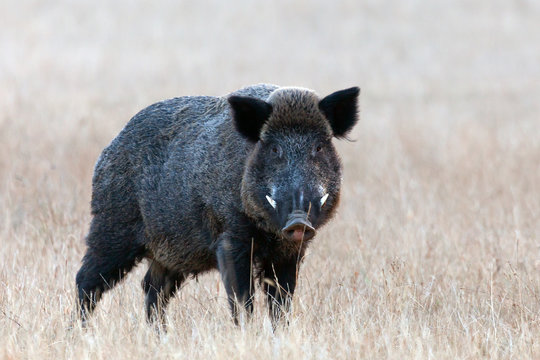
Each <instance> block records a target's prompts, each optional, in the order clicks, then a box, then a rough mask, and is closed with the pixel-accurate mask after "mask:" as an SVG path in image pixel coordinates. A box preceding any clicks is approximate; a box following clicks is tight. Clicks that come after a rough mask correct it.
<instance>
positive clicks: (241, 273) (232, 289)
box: [217, 233, 253, 324]
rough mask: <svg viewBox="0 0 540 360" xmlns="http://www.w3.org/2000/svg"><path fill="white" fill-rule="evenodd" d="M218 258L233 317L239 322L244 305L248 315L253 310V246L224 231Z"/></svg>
mask: <svg viewBox="0 0 540 360" xmlns="http://www.w3.org/2000/svg"><path fill="white" fill-rule="evenodd" d="M217 260H218V268H219V272H220V274H221V278H222V280H223V284H224V285H225V290H226V291H227V297H228V299H229V305H230V307H231V311H232V315H233V319H234V322H235V323H236V324H238V314H239V310H240V308H241V307H242V306H243V307H244V308H245V309H246V310H247V311H248V315H249V314H251V312H253V299H252V295H253V279H252V275H253V274H252V271H251V269H252V259H251V247H250V245H247V244H245V243H244V242H242V241H238V240H237V241H234V240H233V239H232V237H231V236H229V234H227V233H223V234H222V235H221V236H220V240H219V245H218V249H217ZM239 305H240V306H239Z"/></svg>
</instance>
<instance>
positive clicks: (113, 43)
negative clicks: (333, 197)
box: [0, 0, 540, 359]
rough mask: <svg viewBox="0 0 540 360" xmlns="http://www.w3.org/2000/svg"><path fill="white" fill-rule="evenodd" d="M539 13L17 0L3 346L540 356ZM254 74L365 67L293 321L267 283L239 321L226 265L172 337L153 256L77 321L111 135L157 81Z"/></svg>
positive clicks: (303, 75) (5, 37)
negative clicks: (94, 188)
mask: <svg viewBox="0 0 540 360" xmlns="http://www.w3.org/2000/svg"><path fill="white" fill-rule="evenodd" d="M203 3H205V4H204V5H203ZM539 23H540V8H539V6H538V2H535V1H532V0H531V1H529V0H522V1H502V0H495V1H484V2H480V1H479V2H476V4H475V2H473V1H453V2H448V1H416V0H413V1H397V0H396V1H366V2H359V1H309V2H308V1H296V2H287V1H277V2H274V1H266V2H248V1H246V2H241V1H237V2H230V1H214V2H188V1H185V2H184V1H182V2H180V1H168V2H151V1H138V2H132V1H88V2H81V1H55V2H43V1H11V0H8V1H2V2H1V3H0V155H1V156H0V358H2V357H3V358H7V359H18V358H30V359H34V358H36V359H38V358H39V359H43V358H50V359H59V358H74V359H85V358H93V359H94V358H98V359H115V358H116V359H121V358H124V359H129V358H146V359H150V358H177V357H178V358H186V359H187V358H189V359H215V358H218V359H228V358H231V357H237V358H249V359H251V358H255V359H268V358H276V359H279V358H285V359H299V358H328V359H338V358H393V359H402V358H418V359H426V358H433V359H441V358H448V359H455V358H536V359H538V358H540V340H539V339H540V338H539V334H540V248H539V246H540V101H539V99H540V66H539V64H540V46H539V44H540V32H539V27H538V24H539ZM257 82H272V83H278V84H281V85H300V86H305V87H310V88H313V89H316V90H317V91H318V92H319V93H320V94H321V95H325V94H327V93H330V92H331V91H334V90H338V89H340V88H345V87H349V86H353V85H359V86H361V87H362V94H361V122H360V124H359V125H358V126H357V128H356V129H355V131H354V132H353V134H352V136H351V139H352V140H353V141H352V142H347V141H344V142H339V143H338V147H339V150H340V152H341V154H342V157H343V162H344V166H345V174H344V191H343V194H342V195H343V196H342V204H341V207H340V210H339V214H338V216H337V217H336V219H335V220H334V222H333V223H331V224H330V225H328V226H327V227H326V228H325V229H324V230H323V231H321V232H320V234H319V236H318V238H317V239H316V241H314V243H313V244H312V246H311V248H310V250H309V252H308V255H307V258H306V260H305V262H304V265H303V268H302V271H301V274H300V285H299V288H298V291H297V294H296V297H295V300H294V309H293V311H292V313H291V314H290V319H289V321H290V325H289V326H288V327H286V328H280V329H278V331H276V332H275V333H273V332H272V330H271V325H270V321H269V319H268V316H267V313H266V310H265V307H264V302H263V298H262V296H260V294H259V296H258V297H257V299H256V307H255V313H254V317H253V319H252V320H251V321H249V322H247V323H245V324H244V325H243V326H241V327H235V326H234V325H233V323H232V321H231V320H230V318H229V310H228V308H227V303H226V300H225V292H224V289H223V286H222V285H221V282H220V279H219V276H218V274H217V273H210V274H207V275H204V276H201V277H199V279H198V280H197V281H194V280H193V281H190V282H189V283H188V284H187V285H186V286H185V287H184V288H183V289H182V291H181V292H180V294H179V295H178V296H177V297H176V298H175V299H174V300H173V301H172V303H171V304H170V307H169V309H168V310H169V311H168V319H167V320H168V323H169V332H168V333H167V335H166V336H158V335H156V332H154V330H153V328H152V327H150V326H148V325H147V324H146V322H145V318H144V311H143V294H142V290H141V288H140V280H141V278H142V276H143V274H144V271H145V268H146V264H141V265H140V266H139V267H138V268H137V269H136V270H135V271H134V272H132V273H131V274H130V276H129V277H128V278H127V279H126V281H125V282H124V283H123V284H121V285H120V286H117V287H116V288H115V289H114V290H112V291H111V292H109V293H107V295H106V296H104V299H103V301H102V302H101V303H100V304H99V307H98V309H97V311H96V313H95V314H94V315H95V316H93V317H92V319H91V321H90V322H89V328H88V329H86V330H83V329H81V328H80V323H76V326H75V327H74V329H73V330H71V331H70V330H68V328H69V325H70V321H71V317H72V311H73V309H74V297H75V284H74V277H75V273H76V271H77V269H78V267H79V266H80V260H81V257H82V256H83V253H84V236H85V233H86V231H87V229H88V223H89V220H90V214H89V200H90V182H91V177H92V170H93V165H94V162H95V160H96V159H97V157H98V155H99V153H100V151H101V150H102V149H103V148H104V146H106V145H107V144H108V142H109V141H110V140H111V139H112V138H113V137H114V136H115V135H116V134H117V133H118V131H119V130H120V129H121V128H122V127H123V125H124V124H125V123H126V122H127V121H128V120H129V118H130V117H131V116H132V115H133V114H135V113H136V112H137V111H138V110H140V109H141V108H143V107H144V106H146V105H149V104H151V103H152V102H155V101H158V100H161V99H164V98H169V97H174V96H180V95H192V94H208V95H219V94H225V93H228V92H229V91H231V90H235V89H237V88H239V87H241V86H243V85H247V84H251V83H257Z"/></svg>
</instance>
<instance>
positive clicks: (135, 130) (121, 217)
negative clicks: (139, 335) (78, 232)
mask: <svg viewBox="0 0 540 360" xmlns="http://www.w3.org/2000/svg"><path fill="white" fill-rule="evenodd" d="M357 95H358V89H357V88H352V89H348V90H344V91H341V92H337V93H334V94H332V95H330V96H328V97H326V98H324V99H323V100H320V99H319V97H318V96H317V95H316V94H315V93H314V92H313V91H311V90H307V89H301V88H280V87H277V86H274V85H265V84H261V85H254V86H250V87H246V88H244V89H241V90H238V91H237V92H235V93H233V94H231V95H229V96H226V97H204V96H194V97H181V98H175V99H170V100H166V101H162V102H159V103H156V104H154V105H151V106H149V107H147V108H146V109H144V110H142V111H141V112H139V113H138V114H137V115H135V116H134V117H133V118H132V119H131V120H130V121H129V123H128V124H127V125H126V127H125V128H124V129H123V130H122V131H121V132H120V134H119V135H118V136H117V137H116V138H115V139H114V140H113V141H112V142H111V144H110V145H109V146H108V147H107V148H106V149H105V150H104V151H103V153H102V154H101V156H100V158H99V159H98V161H97V163H96V167H95V172H94V177H93V180H92V203H91V210H92V216H93V218H92V222H91V224H90V230H89V232H88V236H87V238H86V243H87V251H86V254H85V255H84V258H83V261H82V266H81V268H80V270H79V272H78V273H77V278H76V282H77V289H78V300H79V309H80V312H81V316H82V317H83V318H84V319H85V318H86V316H87V315H88V313H89V312H91V311H92V310H93V309H94V307H95V305H96V303H97V302H98V301H99V299H100V297H101V295H102V294H103V293H104V292H105V291H107V290H108V289H110V288H111V287H112V286H114V285H115V284H116V283H117V282H119V281H120V280H121V279H122V278H123V277H124V276H125V275H126V274H127V273H128V272H129V271H130V270H131V269H132V268H133V267H134V266H135V265H136V264H137V263H138V262H140V261H141V260H142V259H145V258H146V259H149V261H150V267H149V269H148V272H147V274H146V276H145V277H144V280H143V290H144V292H145V294H146V311H147V314H148V317H149V318H153V317H155V316H157V317H160V316H162V315H163V311H164V309H165V306H166V305H167V302H168V301H169V299H170V298H171V297H172V296H173V295H174V294H175V292H176V291H177V290H178V289H179V287H180V286H181V284H182V283H183V281H185V279H186V278H188V277H189V276H194V275H197V274H199V273H202V272H205V271H209V270H211V269H218V270H219V271H220V273H221V276H222V279H223V282H224V284H225V288H226V290H227V294H228V297H229V301H230V304H231V309H232V311H233V315H234V316H236V315H237V313H238V311H239V307H238V306H237V305H238V304H241V305H242V306H244V307H245V308H246V309H248V310H251V309H252V296H253V289H254V286H253V285H254V284H253V281H254V279H253V276H252V274H259V275H260V276H259V280H260V281H261V284H262V287H263V289H264V291H265V292H266V294H267V297H268V305H269V309H270V313H271V315H272V319H273V320H274V321H276V320H277V319H278V318H279V317H280V313H281V310H286V309H287V307H288V304H289V303H290V298H291V296H292V294H293V292H294V289H295V286H296V276H297V273H298V267H299V263H298V259H302V258H303V255H304V252H305V250H306V247H307V246H308V245H309V243H310V241H303V242H300V243H297V242H294V241H291V240H287V239H286V238H285V237H284V236H283V234H282V228H283V227H284V224H285V223H286V222H287V219H288V217H289V216H290V214H292V213H295V212H300V213H302V214H303V213H305V214H306V216H308V219H309V221H310V222H311V223H312V224H313V227H314V228H315V229H318V228H319V227H320V226H322V225H324V224H325V223H326V222H328V220H329V219H330V218H331V217H332V216H333V214H335V209H336V207H337V204H338V201H339V194H340V187H341V162H340V160H339V157H338V155H337V153H336V151H335V148H334V146H333V144H332V140H331V139H332V137H334V136H336V137H342V136H344V135H345V134H347V133H348V132H349V131H350V129H351V128H352V126H354V124H355V123H356V121H357V117H356V96H357ZM268 199H270V200H271V201H270V200H268ZM263 279H264V281H263Z"/></svg>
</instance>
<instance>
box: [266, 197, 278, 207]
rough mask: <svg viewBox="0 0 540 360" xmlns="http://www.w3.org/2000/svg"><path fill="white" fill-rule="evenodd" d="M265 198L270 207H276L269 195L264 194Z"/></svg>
mask: <svg viewBox="0 0 540 360" xmlns="http://www.w3.org/2000/svg"><path fill="white" fill-rule="evenodd" d="M266 200H268V202H269V203H270V205H272V207H273V208H274V209H275V208H276V206H277V205H276V202H275V201H274V199H272V198H271V197H270V196H268V195H266Z"/></svg>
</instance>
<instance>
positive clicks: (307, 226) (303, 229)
mask: <svg viewBox="0 0 540 360" xmlns="http://www.w3.org/2000/svg"><path fill="white" fill-rule="evenodd" d="M281 232H282V233H283V236H284V237H285V238H286V239H287V240H291V241H307V240H311V239H312V238H313V237H314V236H315V229H314V228H313V226H312V225H311V222H310V221H309V220H308V215H307V214H306V213H305V212H303V211H293V212H292V213H291V214H289V217H288V219H287V224H286V225H285V227H284V228H283V229H282V230H281Z"/></svg>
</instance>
